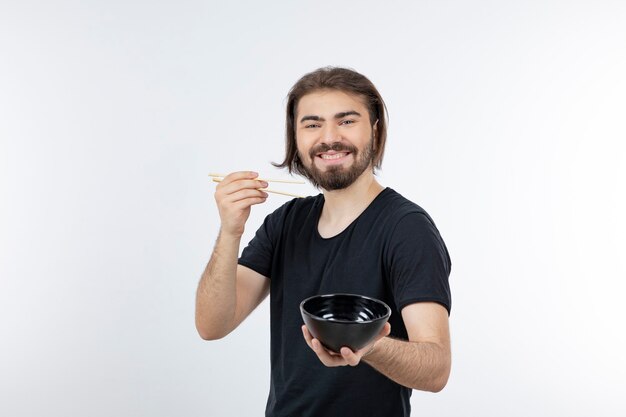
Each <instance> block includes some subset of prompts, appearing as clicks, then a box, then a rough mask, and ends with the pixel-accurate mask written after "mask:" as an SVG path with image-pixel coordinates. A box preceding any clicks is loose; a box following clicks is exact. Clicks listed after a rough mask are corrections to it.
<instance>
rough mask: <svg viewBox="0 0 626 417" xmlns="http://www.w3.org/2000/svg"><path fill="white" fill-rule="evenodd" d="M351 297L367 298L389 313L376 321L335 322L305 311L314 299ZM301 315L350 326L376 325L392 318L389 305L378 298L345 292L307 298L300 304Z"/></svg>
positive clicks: (338, 320)
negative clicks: (308, 303) (307, 304)
mask: <svg viewBox="0 0 626 417" xmlns="http://www.w3.org/2000/svg"><path fill="white" fill-rule="evenodd" d="M345 295H347V296H350V297H357V298H365V299H367V300H370V301H374V302H375V303H379V304H382V305H383V307H385V309H386V310H387V313H385V315H384V316H381V317H377V318H375V319H372V320H363V321H353V320H344V319H333V320H328V319H325V318H323V317H320V316H317V315H315V314H313V313H310V312H308V311H307V310H305V309H304V304H305V303H306V302H307V301H309V300H312V299H314V298H330V297H336V296H345ZM300 313H302V314H306V315H307V316H308V317H310V318H312V319H314V320H319V321H324V322H327V323H348V324H368V323H375V322H377V321H381V320H385V321H387V320H389V317H390V316H391V308H390V307H389V306H388V305H387V303H385V302H384V301H381V300H379V299H378V298H374V297H368V296H367V295H361V294H351V293H343V292H339V293H331V294H317V295H312V296H311V297H308V298H305V299H304V300H302V301H301V302H300Z"/></svg>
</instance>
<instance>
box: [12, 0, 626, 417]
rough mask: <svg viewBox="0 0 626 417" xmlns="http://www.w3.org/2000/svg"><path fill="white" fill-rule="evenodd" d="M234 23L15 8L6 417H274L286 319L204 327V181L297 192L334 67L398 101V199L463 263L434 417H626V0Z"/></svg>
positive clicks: (219, 10)
mask: <svg viewBox="0 0 626 417" xmlns="http://www.w3.org/2000/svg"><path fill="white" fill-rule="evenodd" d="M223 3H227V2H217V1H214V2H206V1H177V2H174V1H170V2H165V1H156V2H155V1H143V2H142V1H106V2H105V1H99V2H98V1H82V2H79V1H56V2H44V1H39V2H37V1H20V2H17V1H14V2H8V1H3V2H2V3H1V5H0V57H1V63H0V198H1V204H0V276H1V281H0V334H1V335H2V336H1V337H2V343H1V346H2V347H1V350H2V354H1V355H0V414H1V415H3V416H4V415H6V416H9V415H10V416H40V415H47V416H82V415H89V416H111V415H120V416H138V415H141V416H172V415H185V416H207V415H210V416H252V415H262V413H263V410H264V406H265V399H266V396H267V390H268V381H269V346H268V345H269V334H268V331H269V327H268V325H269V324H268V308H267V303H264V304H263V305H262V306H261V307H260V308H259V310H257V311H256V312H255V313H253V315H252V317H251V318H250V319H248V321H247V322H245V323H244V324H243V325H242V326H241V327H240V328H239V329H237V331H236V332H235V333H234V334H232V335H231V336H229V337H228V338H226V339H224V340H221V341H217V342H203V341H201V340H200V338H199V337H198V336H197V334H196V333H195V328H194V324H193V314H194V296H195V287H196V284H197V281H198V278H199V276H200V274H201V272H202V270H203V268H204V266H205V264H206V262H207V260H208V258H209V255H210V252H211V249H212V245H213V242H214V239H215V237H216V232H217V229H218V215H217V210H216V208H215V205H214V200H213V190H214V185H213V184H212V183H211V182H210V181H209V179H208V177H207V174H208V173H209V172H212V171H217V172H228V171H232V170H239V169H255V170H258V171H260V172H261V173H265V174H266V175H272V176H281V175H284V174H281V173H280V172H278V171H277V170H276V169H274V168H273V167H272V166H271V165H270V161H279V160H280V159H281V157H282V155H283V123H284V115H283V112H284V105H285V96H286V94H287V91H288V89H289V87H290V86H291V85H292V84H293V83H294V82H295V81H296V80H297V79H298V78H299V77H300V76H302V75H303V74H304V73H306V72H308V71H311V70H313V69H315V68H318V67H320V66H324V65H343V66H349V67H352V68H354V69H356V70H358V71H360V72H362V73H364V74H365V75H367V76H368V77H369V78H370V79H371V80H372V81H373V82H374V83H375V84H376V85H377V87H378V88H379V89H380V91H381V93H382V95H383V97H384V98H385V100H386V102H387V105H388V108H389V111H390V127H389V134H390V136H389V144H388V148H387V154H386V159H385V161H384V162H385V163H384V166H383V168H384V169H383V171H382V172H381V175H380V180H381V182H382V183H383V184H384V185H387V186H391V187H392V188H394V189H396V190H398V191H399V192H401V193H403V194H404V195H405V196H407V197H409V198H411V199H413V200H414V201H416V202H417V203H418V204H420V205H422V206H423V207H424V208H426V210H428V211H429V212H430V214H431V215H432V216H433V217H434V219H435V221H436V223H437V225H438V226H439V229H440V231H441V233H442V235H443V237H444V239H445V240H446V243H447V245H448V247H449V250H450V253H451V256H452V260H453V273H452V276H451V278H450V280H451V281H450V282H451V285H452V290H453V311H452V316H451V326H452V338H453V355H454V365H453V373H452V376H451V378H450V381H449V384H448V387H447V388H446V389H445V390H444V391H443V392H442V393H439V394H424V393H419V392H415V393H414V396H413V398H412V403H413V407H414V414H415V415H424V416H459V415H465V416H478V415H480V416H494V417H499V416H520V417H521V416H524V417H525V416H529V415H532V416H535V417H539V416H553V415H567V416H581V417H583V416H585V417H586V416H590V415H594V416H617V415H624V414H626V405H625V404H624V402H623V400H622V399H620V397H621V396H620V395H619V394H623V388H624V380H625V379H626V363H625V359H624V353H623V352H625V351H626V336H625V334H624V330H623V329H624V324H623V319H624V318H625V317H626V314H625V313H626V311H625V310H626V308H625V307H624V304H623V298H624V288H625V286H624V278H626V273H625V272H626V267H625V266H624V260H623V259H624V256H623V252H624V250H625V248H626V237H625V236H626V220H625V219H624V213H625V212H626V197H625V192H624V188H625V187H624V178H626V169H625V168H624V160H625V157H626V147H625V146H624V140H625V139H626V123H625V122H624V120H625V117H624V115H625V114H626V81H625V77H624V74H626V25H624V22H625V21H626V3H624V2H623V1H608V0H605V1H601V0H598V1H558V2H557V1H544V0H542V1H523V2H520V1H486V0H480V1H474V2H464V1H458V0H456V1H420V2H416V1H411V2H408V1H407V2H402V3H400V2H398V3H396V5H394V6H389V5H387V6H385V5H384V3H382V2H379V1H358V2H333V1H320V2H314V3H311V2H308V3H306V2H290V1H281V2H252V1H250V2H231V3H229V5H224V4H223ZM283 189H285V188H283ZM289 189H291V190H293V191H296V192H304V193H314V192H315V190H314V189H312V188H310V187H309V186H306V187H300V188H296V189H293V188H289ZM284 201H286V199H284V198H282V197H279V196H271V197H270V199H269V200H268V202H267V203H266V205H265V206H262V207H256V208H255V209H254V212H253V215H252V216H251V219H250V221H249V227H248V230H247V234H246V236H245V239H246V240H247V239H248V238H249V237H251V235H252V233H253V232H254V230H255V229H256V227H257V226H258V225H259V224H260V222H261V220H262V218H263V217H264V216H265V215H266V214H267V213H269V212H270V211H272V210H273V209H274V208H275V207H278V206H279V205H280V204H282V203H283V202H284Z"/></svg>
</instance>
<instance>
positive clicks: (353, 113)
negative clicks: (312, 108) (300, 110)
mask: <svg viewBox="0 0 626 417" xmlns="http://www.w3.org/2000/svg"><path fill="white" fill-rule="evenodd" d="M346 116H359V117H361V113H359V112H358V111H354V110H348V111H342V112H339V113H337V114H335V119H341V118H344V117H346ZM307 120H315V121H318V122H319V121H322V122H324V121H326V120H325V119H324V118H323V117H319V116H313V115H306V116H303V117H302V119H300V123H302V122H305V121H307Z"/></svg>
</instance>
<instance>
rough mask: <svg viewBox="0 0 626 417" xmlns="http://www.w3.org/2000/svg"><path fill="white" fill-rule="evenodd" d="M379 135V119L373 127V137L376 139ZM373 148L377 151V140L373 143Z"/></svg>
mask: <svg viewBox="0 0 626 417" xmlns="http://www.w3.org/2000/svg"><path fill="white" fill-rule="evenodd" d="M377 133H378V119H376V121H375V122H374V124H373V125H372V137H373V138H376V134H377ZM372 148H373V149H374V150H376V139H374V143H372Z"/></svg>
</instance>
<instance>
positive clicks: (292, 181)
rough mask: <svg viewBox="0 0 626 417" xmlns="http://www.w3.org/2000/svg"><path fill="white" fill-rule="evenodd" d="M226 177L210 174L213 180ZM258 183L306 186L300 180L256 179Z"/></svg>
mask: <svg viewBox="0 0 626 417" xmlns="http://www.w3.org/2000/svg"><path fill="white" fill-rule="evenodd" d="M225 176H226V175H222V174H209V177H213V178H224V177H225ZM255 180H257V181H265V182H282V183H284V184H305V182H304V181H298V180H273V179H265V178H255Z"/></svg>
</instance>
